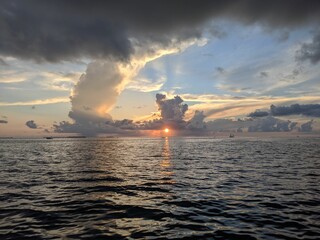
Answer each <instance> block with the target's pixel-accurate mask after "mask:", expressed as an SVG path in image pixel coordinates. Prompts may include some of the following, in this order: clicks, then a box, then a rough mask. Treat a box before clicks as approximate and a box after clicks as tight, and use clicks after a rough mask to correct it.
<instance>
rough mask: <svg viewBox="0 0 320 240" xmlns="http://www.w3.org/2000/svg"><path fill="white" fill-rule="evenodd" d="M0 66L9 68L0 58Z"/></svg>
mask: <svg viewBox="0 0 320 240" xmlns="http://www.w3.org/2000/svg"><path fill="white" fill-rule="evenodd" d="M0 66H4V67H7V66H9V64H8V63H7V62H6V61H5V60H3V59H2V58H0Z"/></svg>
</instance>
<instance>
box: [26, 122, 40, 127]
mask: <svg viewBox="0 0 320 240" xmlns="http://www.w3.org/2000/svg"><path fill="white" fill-rule="evenodd" d="M26 126H27V127H29V128H32V129H37V128H38V125H37V124H36V123H35V122H34V121H33V120H29V121H27V122H26Z"/></svg>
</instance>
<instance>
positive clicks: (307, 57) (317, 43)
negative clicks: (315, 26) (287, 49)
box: [296, 32, 320, 64]
mask: <svg viewBox="0 0 320 240" xmlns="http://www.w3.org/2000/svg"><path fill="white" fill-rule="evenodd" d="M296 59H297V60H299V61H310V62H311V63H313V64H316V63H318V62H319V61H320V32H318V33H316V34H315V35H314V36H313V39H312V42H311V43H303V44H302V46H301V48H300V49H299V50H297V52H296Z"/></svg>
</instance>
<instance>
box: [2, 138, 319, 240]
mask: <svg viewBox="0 0 320 240" xmlns="http://www.w3.org/2000/svg"><path fill="white" fill-rule="evenodd" d="M319 182H320V139H307V138H306V139H303V138H300V139H260V140H259V139H236V138H235V139H224V140H223V139H209V138H207V139H206V138H204V139H199V138H198V139H196V138H194V139H191V138H171V139H141V138H140V139H129V138H127V139H125V138H124V139H100V140H99V139H64V140H61V139H60V140H58V139H54V140H45V139H44V140H0V204H1V205H0V239H61V238H64V239H167V238H169V239H246V240H247V239H248V240H250V239H291V238H293V239H319V236H320V187H319Z"/></svg>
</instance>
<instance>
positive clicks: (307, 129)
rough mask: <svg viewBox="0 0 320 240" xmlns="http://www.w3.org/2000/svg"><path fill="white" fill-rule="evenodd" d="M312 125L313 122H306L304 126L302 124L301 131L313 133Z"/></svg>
mask: <svg viewBox="0 0 320 240" xmlns="http://www.w3.org/2000/svg"><path fill="white" fill-rule="evenodd" d="M312 124H313V120H311V121H309V122H306V123H304V124H301V126H300V128H299V131H300V132H312Z"/></svg>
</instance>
